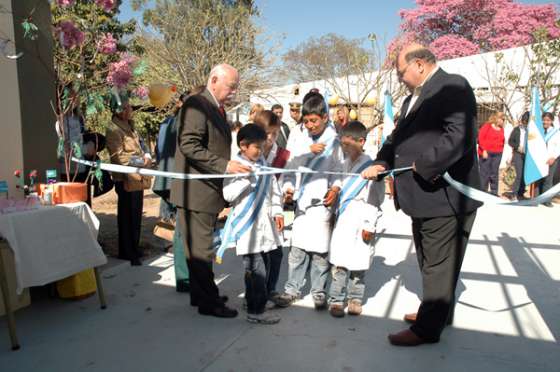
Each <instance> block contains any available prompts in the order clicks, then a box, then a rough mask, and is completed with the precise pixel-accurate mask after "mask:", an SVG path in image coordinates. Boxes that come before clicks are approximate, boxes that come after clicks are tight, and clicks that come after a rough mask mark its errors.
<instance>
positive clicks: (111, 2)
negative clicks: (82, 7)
mask: <svg viewBox="0 0 560 372" xmlns="http://www.w3.org/2000/svg"><path fill="white" fill-rule="evenodd" d="M95 3H96V4H97V5H98V6H100V7H102V8H103V10H105V11H106V12H110V11H111V10H113V8H114V7H115V0H95Z"/></svg>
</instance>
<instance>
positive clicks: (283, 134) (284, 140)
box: [276, 122, 290, 149]
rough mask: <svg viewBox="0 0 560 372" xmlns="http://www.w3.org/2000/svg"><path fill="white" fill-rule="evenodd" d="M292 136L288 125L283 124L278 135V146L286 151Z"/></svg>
mask: <svg viewBox="0 0 560 372" xmlns="http://www.w3.org/2000/svg"><path fill="white" fill-rule="evenodd" d="M289 136H290V127H289V126H288V124H286V123H284V122H282V124H281V127H280V133H278V138H277V139H276V145H278V147H280V148H281V149H285V148H286V145H287V144H288V137H289Z"/></svg>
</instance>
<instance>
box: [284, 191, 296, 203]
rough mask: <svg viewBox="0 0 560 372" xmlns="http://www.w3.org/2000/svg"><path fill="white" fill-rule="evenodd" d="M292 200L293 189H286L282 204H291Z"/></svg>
mask: <svg viewBox="0 0 560 372" xmlns="http://www.w3.org/2000/svg"><path fill="white" fill-rule="evenodd" d="M293 201H294V190H292V189H288V190H286V192H284V204H292V203H293Z"/></svg>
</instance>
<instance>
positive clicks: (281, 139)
mask: <svg viewBox="0 0 560 372" xmlns="http://www.w3.org/2000/svg"><path fill="white" fill-rule="evenodd" d="M270 111H272V112H273V113H274V115H276V116H278V118H279V119H280V120H282V116H284V107H282V105H280V104H278V103H275V104H274V105H272V107H271V108H270ZM289 136H290V127H289V126H288V124H286V123H284V122H283V121H282V124H281V126H280V133H278V138H277V139H276V145H278V147H280V148H281V149H286V145H287V144H288V137H289Z"/></svg>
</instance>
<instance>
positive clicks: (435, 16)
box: [389, 0, 560, 58]
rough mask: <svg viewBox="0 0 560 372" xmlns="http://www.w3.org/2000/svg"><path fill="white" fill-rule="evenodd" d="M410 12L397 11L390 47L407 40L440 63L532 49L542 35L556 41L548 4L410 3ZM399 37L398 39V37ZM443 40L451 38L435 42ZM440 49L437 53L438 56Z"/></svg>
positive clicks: (554, 16)
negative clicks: (396, 30) (397, 31)
mask: <svg viewBox="0 0 560 372" xmlns="http://www.w3.org/2000/svg"><path fill="white" fill-rule="evenodd" d="M416 5H417V6H416V8H415V9H410V10H401V11H400V12H399V15H400V16H401V19H402V23H401V26H400V28H401V32H402V35H401V36H399V38H398V39H397V40H393V42H391V44H390V49H389V51H391V50H392V49H391V48H393V50H394V49H395V45H396V44H398V41H399V40H401V39H403V38H404V39H407V38H411V35H412V38H413V39H414V40H415V41H417V42H419V43H421V44H424V45H430V46H431V47H432V48H433V51H434V53H435V54H436V55H438V56H444V57H442V58H452V57H459V56H465V55H469V54H473V53H480V52H487V51H493V50H500V49H504V48H512V47H516V46H521V45H526V44H530V43H533V42H534V41H535V39H534V33H535V31H537V30H541V29H543V30H545V31H546V34H547V35H548V37H549V38H551V39H553V38H558V37H560V27H559V25H558V24H557V23H556V21H557V20H558V18H559V16H560V14H559V12H558V10H557V8H556V7H555V6H554V5H552V4H547V5H537V4H535V5H532V4H520V3H517V2H514V1H513V0H416ZM403 35H404V36H403ZM444 36H449V37H451V38H448V39H441V38H442V37H444ZM439 49H441V50H439Z"/></svg>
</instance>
